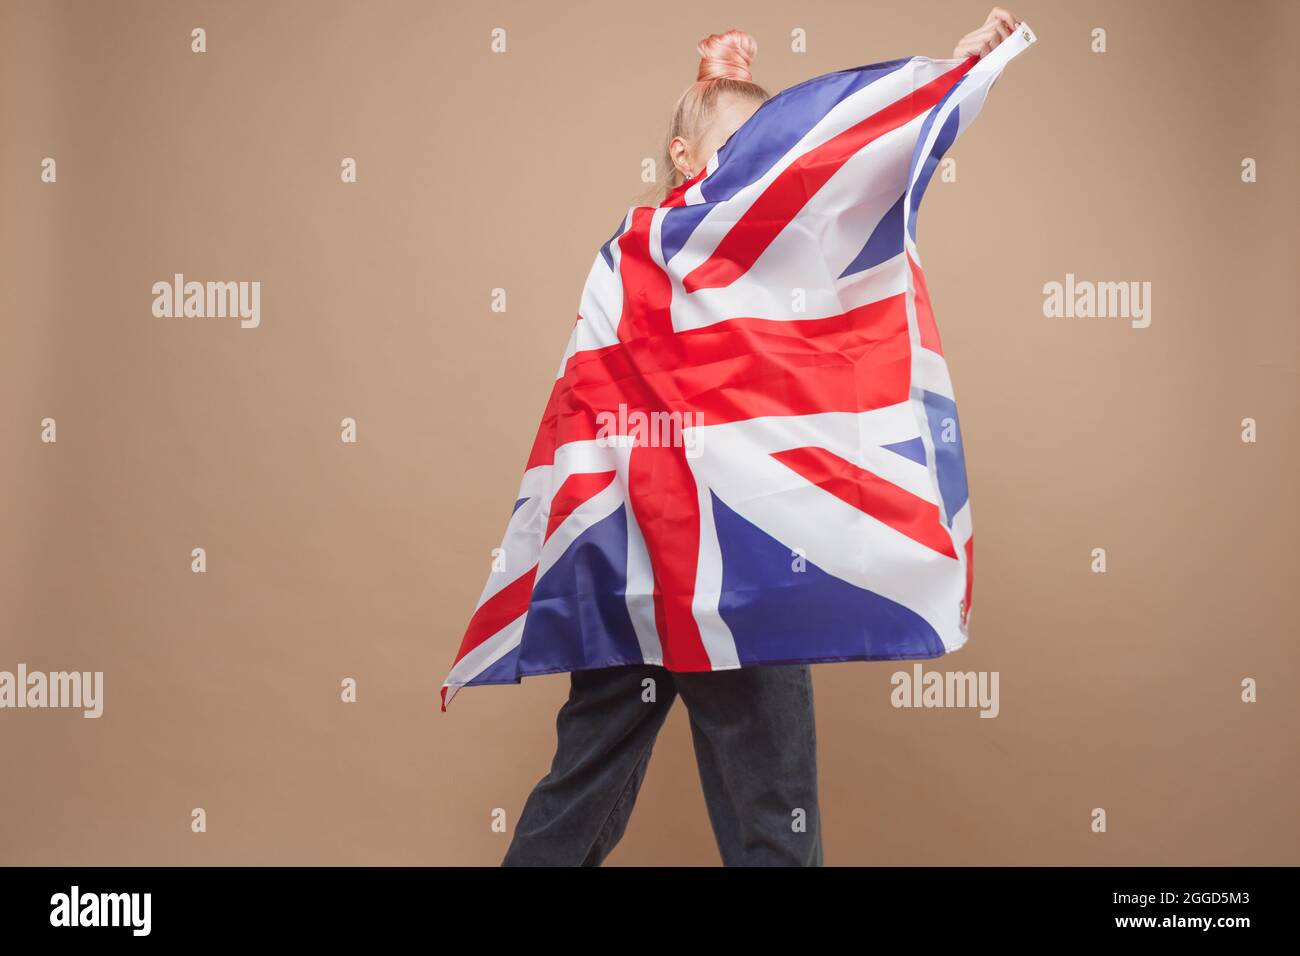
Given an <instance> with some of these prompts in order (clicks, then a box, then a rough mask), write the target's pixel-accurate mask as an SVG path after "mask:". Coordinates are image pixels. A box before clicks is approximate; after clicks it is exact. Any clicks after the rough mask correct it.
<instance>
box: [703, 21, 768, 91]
mask: <svg viewBox="0 0 1300 956" xmlns="http://www.w3.org/2000/svg"><path fill="white" fill-rule="evenodd" d="M695 48H696V49H697V50H699V52H700V74H699V76H697V77H696V78H695V79H696V81H697V82H698V81H701V80H743V81H745V82H746V83H752V82H754V78H753V77H752V76H751V75H750V72H749V61H750V60H752V59H754V54H755V53H757V52H758V44H757V43H756V42H755V41H754V38H753V37H752V36H750V35H749V34H748V33H745V32H744V31H742V30H728V31H727V32H726V33H712V34H710V35H709V36H707V37H705V38H704V39H703V40H701V41H700V42H699V44H697V45H696V47H695Z"/></svg>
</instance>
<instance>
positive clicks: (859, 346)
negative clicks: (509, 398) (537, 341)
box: [528, 293, 912, 468]
mask: <svg viewBox="0 0 1300 956" xmlns="http://www.w3.org/2000/svg"><path fill="white" fill-rule="evenodd" d="M911 362H912V356H911V345H910V343H909V341H908V336H907V311H906V308H905V306H904V300H903V295H902V294H901V293H900V294H899V295H893V296H890V297H889V298H887V299H881V300H879V301H877V302H870V303H867V304H866V305H862V306H859V307H858V308H855V309H850V310H849V311H847V312H844V313H841V314H839V315H832V316H827V317H826V318H821V319H803V320H798V321H782V320H778V319H754V318H739V319H728V320H727V321H725V322H718V323H715V324H714V325H710V326H706V327H705V328H701V329H691V330H689V331H686V332H678V333H677V334H676V335H673V336H658V337H655V338H651V339H637V340H635V341H632V342H628V343H619V344H618V345H611V346H606V347H605V348H602V349H591V350H588V351H583V352H578V353H577V354H575V355H574V356H573V357H572V358H570V360H569V363H568V365H567V367H566V368H565V372H564V377H563V378H561V379H559V380H558V381H557V382H556V383H555V386H554V388H552V390H551V397H550V400H549V401H548V402H547V405H546V412H545V414H544V415H543V416H542V425H541V427H540V428H539V429H538V433H537V440H536V441H535V442H534V444H533V451H532V454H531V455H530V456H529V459H528V467H529V468H533V467H536V466H537V465H549V464H551V462H552V461H554V458H555V449H556V448H557V447H559V446H562V445H564V444H566V443H568V442H572V441H590V440H591V439H593V438H595V437H596V435H597V433H598V431H599V425H598V423H597V421H596V415H597V413H599V412H601V411H609V412H617V410H618V408H619V406H620V405H623V406H625V407H626V409H627V411H628V413H629V414H630V413H631V412H634V411H642V412H646V413H648V414H649V413H653V412H658V411H672V412H679V413H684V412H692V413H696V414H699V415H701V416H702V421H703V423H704V424H708V425H717V424H721V423H724V422H736V421H745V420H747V419H751V418H759V417H762V416H764V415H812V414H817V413H820V412H865V411H871V410H872V409H875V408H883V407H884V406H886V405H893V404H896V403H898V402H901V401H904V400H906V398H907V394H908V386H909V384H910V382H911V367H912V366H911Z"/></svg>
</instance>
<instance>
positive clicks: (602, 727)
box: [502, 666, 676, 866]
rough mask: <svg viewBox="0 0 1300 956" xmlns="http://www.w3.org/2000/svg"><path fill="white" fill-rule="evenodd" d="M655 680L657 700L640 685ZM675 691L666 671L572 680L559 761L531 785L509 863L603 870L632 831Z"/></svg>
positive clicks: (560, 721)
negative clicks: (631, 822) (653, 751)
mask: <svg viewBox="0 0 1300 956" xmlns="http://www.w3.org/2000/svg"><path fill="white" fill-rule="evenodd" d="M646 678H652V679H653V680H654V681H655V696H656V700H655V701H653V702H646V701H645V700H644V699H643V694H644V690H643V688H642V681H644V680H645V679H646ZM675 696H676V691H675V690H674V688H673V682H672V680H671V679H670V678H669V676H668V672H667V671H665V670H664V669H663V668H662V667H653V666H632V667H611V668H605V669H601V670H592V671H578V672H576V673H574V674H572V675H570V684H569V700H568V702H567V703H565V705H564V706H563V707H561V708H560V714H559V717H557V718H556V721H555V729H556V746H555V759H554V760H553V761H552V763H551V770H550V773H548V774H547V775H546V776H545V777H543V778H542V779H541V781H540V782H539V783H538V784H537V786H536V787H534V788H533V792H532V793H531V794H530V795H529V797H528V802H527V803H525V804H524V810H523V813H521V814H520V815H519V822H518V823H517V824H516V826H515V834H514V838H513V839H512V840H511V841H510V848H509V849H508V850H507V851H506V856H505V859H504V860H503V861H502V865H503V866H578V865H582V866H599V865H600V863H601V861H602V860H604V859H605V857H606V856H608V855H609V852H610V851H611V850H612V849H614V846H615V845H616V844H617V843H618V841H619V839H621V838H622V836H623V831H624V830H625V829H627V821H628V817H629V815H630V814H631V812H632V805H633V804H634V803H635V802H636V795H637V791H638V790H640V789H641V781H642V780H643V779H644V778H645V771H646V766H647V765H648V764H649V763H650V751H651V748H652V747H653V746H654V742H655V737H656V736H657V735H658V733H659V728H661V727H662V726H663V723H664V719H665V718H666V717H667V716H668V710H669V708H670V707H672V703H673V699H674V698H675Z"/></svg>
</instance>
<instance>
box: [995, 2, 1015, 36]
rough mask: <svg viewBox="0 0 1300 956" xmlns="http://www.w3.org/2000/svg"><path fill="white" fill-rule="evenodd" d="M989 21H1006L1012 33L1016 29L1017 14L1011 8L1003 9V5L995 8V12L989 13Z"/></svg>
mask: <svg viewBox="0 0 1300 956" xmlns="http://www.w3.org/2000/svg"><path fill="white" fill-rule="evenodd" d="M989 21H997V22H998V23H1005V24H1006V26H1007V29H1008V30H1009V31H1011V32H1012V33H1014V32H1015V29H1016V18H1015V16H1014V15H1013V14H1012V13H1011V12H1010V11H1009V10H1004V9H1002V7H994V8H993V12H992V13H990V14H989Z"/></svg>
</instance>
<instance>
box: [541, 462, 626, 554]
mask: <svg viewBox="0 0 1300 956" xmlns="http://www.w3.org/2000/svg"><path fill="white" fill-rule="evenodd" d="M614 475H615V472H612V471H600V472H587V473H583V474H573V475H570V476H569V477H568V478H565V479H564V484H562V485H560V487H559V490H558V491H556V492H555V497H554V498H553V499H551V517H550V518H549V519H548V520H547V522H546V538H549V537H550V536H551V533H552V532H553V531H554V530H555V529H556V528H558V527H559V526H560V524H561V523H562V522H563V521H564V519H565V518H567V517H569V515H571V514H573V511H574V509H575V508H577V507H578V506H579V505H580V504H582V503H583V502H584V501H587V500H589V499H591V498H593V497H595V496H596V495H598V494H600V492H602V491H604V490H605V489H606V488H607V487H609V483H610V482H611V481H613V480H614ZM546 538H543V539H542V540H543V541H545V540H546Z"/></svg>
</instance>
